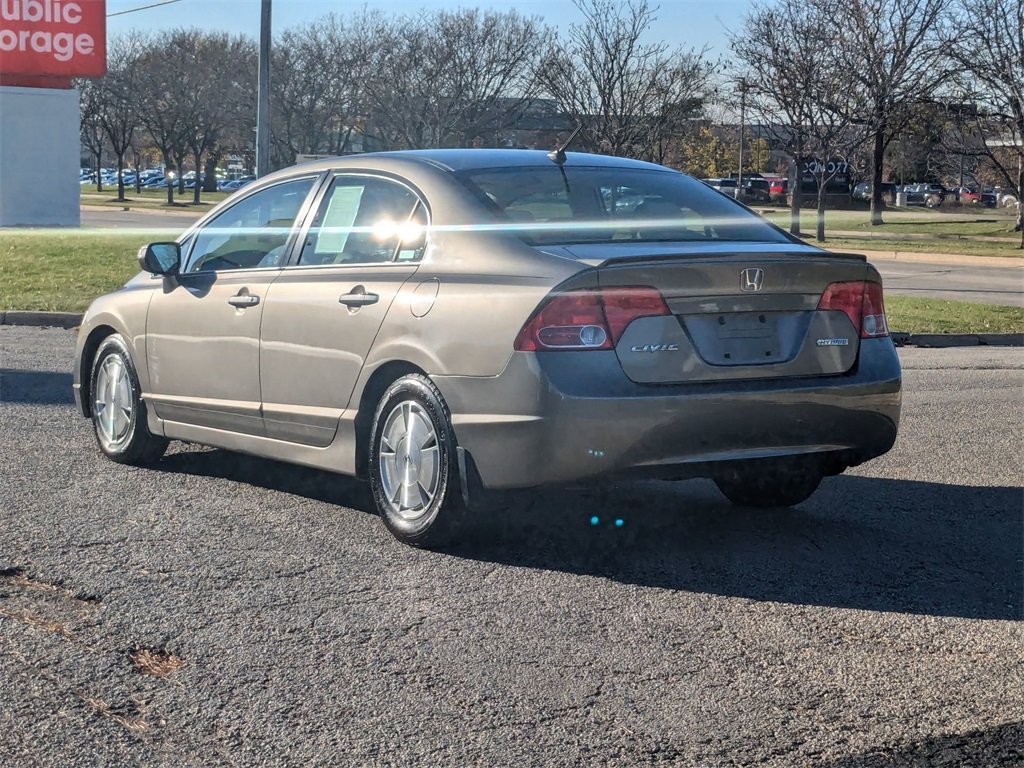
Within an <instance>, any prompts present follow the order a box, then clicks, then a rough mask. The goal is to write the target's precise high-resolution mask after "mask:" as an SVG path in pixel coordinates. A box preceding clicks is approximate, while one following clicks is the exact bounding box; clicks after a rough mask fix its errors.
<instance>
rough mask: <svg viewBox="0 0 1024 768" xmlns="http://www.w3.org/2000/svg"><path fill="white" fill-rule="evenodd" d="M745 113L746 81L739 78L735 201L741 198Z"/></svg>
mask: <svg viewBox="0 0 1024 768" xmlns="http://www.w3.org/2000/svg"><path fill="white" fill-rule="evenodd" d="M746 112H747V81H746V78H742V77H741V78H740V157H739V163H740V170H739V173H738V174H737V178H736V199H737V200H739V199H740V198H742V197H743V133H744V129H745V126H744V123H745V122H746Z"/></svg>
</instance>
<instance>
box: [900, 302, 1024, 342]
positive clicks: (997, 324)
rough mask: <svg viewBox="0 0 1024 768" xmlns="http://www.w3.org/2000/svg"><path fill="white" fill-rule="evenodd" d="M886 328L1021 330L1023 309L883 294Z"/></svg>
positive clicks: (1023, 316) (919, 331) (980, 330)
mask: <svg viewBox="0 0 1024 768" xmlns="http://www.w3.org/2000/svg"><path fill="white" fill-rule="evenodd" d="M885 314H886V317H887V319H888V321H889V328H890V329H891V330H893V331H903V332H905V333H1024V309H1021V308H1020V307H1001V306H996V305H994V304H973V303H970V302H966V301H945V300H944V299H919V298H911V297H907V296H886V297H885Z"/></svg>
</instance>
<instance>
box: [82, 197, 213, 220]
mask: <svg viewBox="0 0 1024 768" xmlns="http://www.w3.org/2000/svg"><path fill="white" fill-rule="evenodd" d="M218 203H219V201H218ZM218 203H210V207H209V208H206V209H204V210H201V211H197V210H195V209H192V208H173V209H170V210H168V209H167V208H146V207H144V206H136V207H134V208H133V207H132V205H131V203H125V204H124V205H120V204H118V205H81V206H79V208H80V209H81V210H83V211H90V212H97V213H153V214H157V215H158V216H194V217H195V219H196V221H198V220H199V218H200V217H202V216H205V215H206V214H207V213H209V212H210V211H212V210H213V208H214V206H216V205H217V204H218Z"/></svg>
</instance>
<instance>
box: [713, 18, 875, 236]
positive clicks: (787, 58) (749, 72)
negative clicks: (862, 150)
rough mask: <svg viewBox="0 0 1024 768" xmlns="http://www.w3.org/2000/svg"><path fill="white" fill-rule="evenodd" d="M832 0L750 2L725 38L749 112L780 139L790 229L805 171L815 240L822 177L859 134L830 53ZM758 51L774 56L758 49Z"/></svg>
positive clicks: (856, 107) (842, 75) (795, 225)
mask: <svg viewBox="0 0 1024 768" xmlns="http://www.w3.org/2000/svg"><path fill="white" fill-rule="evenodd" d="M837 4H838V3H837V2H835V0H781V2H778V3H773V4H771V5H767V4H758V5H755V6H754V7H753V8H752V10H751V11H750V13H749V14H748V15H747V17H746V19H745V21H744V26H743V29H742V31H741V32H740V33H739V34H735V35H732V36H731V38H730V45H731V47H732V49H733V52H734V53H735V54H736V56H737V58H738V59H739V60H740V61H741V62H742V64H743V72H744V78H743V83H742V87H743V88H744V89H745V90H746V92H747V96H748V102H749V104H750V106H751V109H752V111H753V113H754V114H755V115H758V116H759V117H760V118H761V120H762V121H763V122H764V124H765V126H766V127H767V130H768V131H769V132H771V133H772V134H773V135H774V137H775V138H776V139H777V140H778V141H780V143H781V144H782V145H783V146H785V147H786V148H787V149H788V150H789V153H790V155H791V157H792V158H793V162H791V165H790V173H789V177H790V191H791V202H790V231H791V232H792V233H793V234H796V235H798V234H800V202H801V196H802V195H801V192H802V189H801V187H802V182H803V179H804V177H810V179H812V180H813V182H814V186H815V188H816V190H817V214H818V215H817V227H816V237H817V240H818V241H819V242H821V241H823V240H824V239H825V201H826V195H827V191H828V185H829V183H830V182H831V181H832V180H833V179H834V178H835V177H836V176H837V175H838V174H840V173H841V172H842V171H844V170H845V169H846V168H845V167H846V166H848V161H847V158H848V157H849V155H850V154H851V152H852V151H853V150H854V149H855V148H856V146H857V145H858V144H860V143H861V142H862V140H863V138H862V135H863V134H862V131H860V130H858V129H857V127H856V126H855V122H854V121H855V117H854V116H855V115H857V114H859V113H860V112H861V110H862V105H861V104H860V103H859V102H858V101H857V95H858V90H857V88H856V82H855V78H854V76H853V74H852V73H851V72H850V71H849V70H848V69H847V68H846V66H845V62H844V61H843V58H842V57H841V56H839V55H837V52H836V50H835V47H834V40H833V39H832V37H831V34H830V30H831V29H832V26H831V24H830V19H831V18H832V17H833V14H834V13H835V9H836V5H837ZM765 51H773V52H777V54H778V55H768V56H766V55H765Z"/></svg>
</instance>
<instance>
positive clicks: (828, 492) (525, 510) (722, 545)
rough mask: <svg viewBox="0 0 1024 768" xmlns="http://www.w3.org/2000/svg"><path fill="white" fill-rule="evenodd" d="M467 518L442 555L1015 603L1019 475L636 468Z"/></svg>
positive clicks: (883, 605)
mask: <svg viewBox="0 0 1024 768" xmlns="http://www.w3.org/2000/svg"><path fill="white" fill-rule="evenodd" d="M153 469H156V470H158V471H164V472H173V473H182V474H187V475H195V476H204V477H216V478H223V479H228V480H231V481H234V482H240V483H246V484H249V485H252V486H254V487H259V488H265V489H268V490H273V491H279V492H282V493H288V494H294V495H296V496H301V497H303V498H310V499H316V500H319V501H322V502H324V503H327V504H332V505H337V506H339V507H344V508H348V509H350V510H359V511H361V512H364V513H368V514H374V512H373V510H374V506H373V500H372V497H371V496H370V491H369V487H368V486H367V484H366V483H363V482H360V481H358V480H355V479H353V478H350V477H344V476H341V475H334V474H331V473H328V472H322V471H318V470H313V469H307V468H304V467H298V466H293V465H289V464H283V463H280V462H277V461H272V460H270V459H260V458H254V457H250V456H244V455H241V454H236V453H232V452H230V451H221V450H215V449H203V450H184V451H181V452H178V453H172V454H169V455H167V456H165V457H164V458H163V459H161V460H160V461H159V462H157V463H156V464H155V465H154V466H153ZM339 511H340V512H341V513H342V514H345V512H344V511H343V510H339ZM473 518H474V525H473V526H472V528H471V530H470V531H469V536H468V537H467V540H466V541H464V542H463V543H461V544H458V545H456V546H453V547H449V548H448V549H447V550H446V554H447V555H448V556H455V557H459V558H463V559H466V560H473V561H482V562H487V563H496V564H504V565H509V566H514V567H523V568H536V569H544V570H554V571H564V572H568V573H577V574H584V575H592V576H597V577H602V578H607V579H611V580H614V581H618V582H622V583H630V584H637V585H640V586H647V587H656V588H662V589H676V590H685V591H688V592H705V593H710V594H718V595H727V596H734V597H745V598H749V599H753V600H760V601H774V602H783V603H792V604H808V605H824V606H834V607H839V608H854V609H861V610H871V611H892V612H899V613H914V614H926V615H935V616H955V617H965V618H978V619H1006V620H1013V619H1017V620H1019V619H1021V618H1024V610H1022V595H1021V584H1022V583H1024V563H1022V549H1024V491H1022V490H1021V489H1020V488H1004V487H968V486H960V485H948V484H942V483H930V482H919V481H911V480H895V479H886V478H873V477H860V476H852V475H840V476H839V477H834V478H828V479H826V480H825V482H824V483H823V484H822V486H821V488H820V489H819V490H818V492H817V493H816V494H815V495H814V496H813V497H811V499H810V500H809V501H807V502H804V503H803V504H801V505H800V506H798V507H794V508H791V509H770V510H755V509H748V508H744V507H734V506H732V505H730V504H729V503H728V502H727V501H725V499H724V498H722V496H721V495H720V494H719V493H718V491H717V489H716V488H715V487H714V485H713V484H711V483H710V482H708V481H704V480H691V481H686V482H659V481H638V482H629V483H622V484H620V485H611V486H596V487H592V488H588V489H583V490H573V489H545V490H537V491H520V492H515V493H509V494H504V495H503V496H502V497H501V499H500V502H499V503H498V504H496V505H495V506H493V508H490V509H487V510H486V511H480V512H474V513H473ZM595 519H596V523H595ZM617 521H621V524H618V525H617V524H616V523H617ZM378 530H379V535H382V536H383V535H387V534H386V533H385V532H384V529H383V527H381V528H380V529H378ZM443 556H444V555H440V554H439V555H438V557H443Z"/></svg>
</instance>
